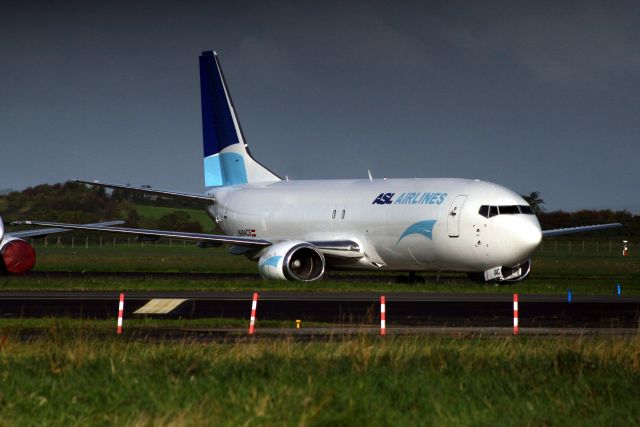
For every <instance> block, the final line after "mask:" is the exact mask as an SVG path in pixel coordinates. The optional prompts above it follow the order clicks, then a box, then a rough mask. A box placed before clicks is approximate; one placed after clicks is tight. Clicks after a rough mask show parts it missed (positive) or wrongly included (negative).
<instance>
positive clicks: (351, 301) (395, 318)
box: [0, 291, 640, 330]
mask: <svg viewBox="0 0 640 427" xmlns="http://www.w3.org/2000/svg"><path fill="white" fill-rule="evenodd" d="M125 295H126V298H125V306H124V307H125V318H129V319H130V318H136V317H142V316H153V317H162V318H182V319H198V318H241V319H248V318H249V314H250V307H251V297H252V292H128V293H126V294H125ZM118 297H119V293H118V292H35V291H29V292H0V316H2V317H4V318H11V317H14V318H15V317H46V316H53V317H55V316H67V317H75V318H99V319H109V318H115V316H116V313H117V308H118ZM385 297H386V315H387V325H388V326H389V327H390V328H393V327H422V328H424V327H431V328H442V327H449V328H455V327H463V328H479V327H483V328H505V327H506V328H509V327H510V325H511V324H512V318H513V306H512V295H511V294H486V293H482V294H480V293H478V294H469V293H466V294H461V293H457V294H446V293H426V292H421V293H417V292H416V293H405V292H402V293H393V292H389V293H385ZM379 298H380V294H379V293H374V292H317V293H315V292H260V297H259V301H258V312H257V317H258V322H260V321H264V320H279V321H291V322H294V321H295V320H296V319H300V320H302V321H303V323H304V322H326V323H331V324H335V325H362V326H366V325H376V323H377V322H378V321H379V310H380V304H379ZM519 300H520V303H519V318H520V326H521V328H522V329H523V330H524V329H526V328H577V329H585V328H604V329H611V328H631V329H637V328H638V327H639V319H640V296H620V297H618V296H580V295H573V298H572V301H571V303H569V302H568V301H567V299H566V296H563V295H541V294H531V295H520V297H519ZM136 312H138V313H137V314H136Z"/></svg>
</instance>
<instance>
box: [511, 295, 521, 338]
mask: <svg viewBox="0 0 640 427" xmlns="http://www.w3.org/2000/svg"><path fill="white" fill-rule="evenodd" d="M518 332H520V327H519V326H518V294H513V335H518Z"/></svg>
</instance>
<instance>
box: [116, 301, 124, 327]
mask: <svg viewBox="0 0 640 427" xmlns="http://www.w3.org/2000/svg"><path fill="white" fill-rule="evenodd" d="M123 315H124V294H123V293H121V294H120V301H119V302H118V329H117V334H118V335H120V334H121V333H122V317H123Z"/></svg>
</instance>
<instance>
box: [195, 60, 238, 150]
mask: <svg viewBox="0 0 640 427" xmlns="http://www.w3.org/2000/svg"><path fill="white" fill-rule="evenodd" d="M200 96H201V102H202V137H203V147H204V157H205V158H206V157H209V156H211V155H213V154H217V153H219V152H220V151H222V149H224V148H225V147H228V146H230V145H233V144H237V143H238V142H239V140H238V135H237V134H236V127H235V125H234V123H233V118H232V116H231V110H230V109H229V104H228V103H227V97H226V95H225V92H224V82H223V80H222V75H221V74H220V72H219V71H218V66H217V64H216V58H215V56H214V54H213V52H202V55H200Z"/></svg>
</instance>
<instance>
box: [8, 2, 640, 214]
mask: <svg viewBox="0 0 640 427" xmlns="http://www.w3.org/2000/svg"><path fill="white" fill-rule="evenodd" d="M202 50H216V51H218V53H219V55H220V58H221V61H222V65H223V67H224V70H225V75H226V77H227V81H228V84H229V86H230V90H231V94H232V96H233V98H234V102H235V104H236V107H237V109H238V113H239V116H240V120H241V123H242V126H243V129H244V132H245V136H246V137H247V142H248V143H249V145H250V146H251V149H252V151H253V154H254V156H255V157H256V158H258V159H259V160H260V161H261V162H262V163H264V164H266V165H268V166H269V167H270V168H271V169H273V170H274V171H276V172H277V173H279V174H280V175H283V176H284V175H289V177H290V178H294V179H317V178H364V177H366V176H367V169H371V171H372V173H373V175H374V176H375V177H382V176H388V177H441V176H447V177H448V176H454V177H467V178H479V179H483V180H489V181H493V182H497V183H500V184H503V185H506V186H507V187H510V188H512V189H514V190H515V191H518V192H521V193H524V192H530V191H533V190H539V191H541V192H542V194H543V197H544V199H545V200H546V202H547V208H548V209H565V210H575V209H580V208H613V209H629V210H632V211H634V212H639V211H640V190H639V188H640V172H639V170H640V90H639V89H640V3H638V2H589V1H582V2H575V3H563V2H540V1H534V2H517V1H504V2H475V1H473V2H471V1H470V2H452V1H444V2H427V1H419V2H406V1H404V2H403V1H395V2H373V1H364V2H335V3H332V2H326V1H322V2H318V1H315V2H302V1H296V2H268V1H264V2H243V1H230V2H207V3H205V2H197V3H192V2H158V1H153V2H122V3H118V2H87V1H83V2H42V3H40V2H7V1H4V2H2V3H0V178H1V180H0V189H2V188H14V189H22V188H25V187H27V186H31V185H35V184H39V183H43V182H48V183H54V182H61V181H65V180H67V179H72V178H84V179H99V180H103V181H111V182H116V183H131V184H134V185H141V184H150V185H153V186H156V187H160V188H167V189H175V190H183V191H194V192H200V191H202V190H203V178H202V149H201V132H202V131H201V116H200V99H199V96H200V95H199V77H198V67H197V59H198V58H197V57H198V54H199V53H200V52H201V51H202Z"/></svg>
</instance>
